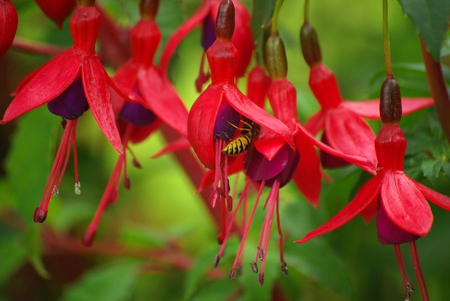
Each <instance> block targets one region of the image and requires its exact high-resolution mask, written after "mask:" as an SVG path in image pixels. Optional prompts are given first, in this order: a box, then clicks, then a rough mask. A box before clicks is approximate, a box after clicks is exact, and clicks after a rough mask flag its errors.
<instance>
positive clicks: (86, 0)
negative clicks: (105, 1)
mask: <svg viewBox="0 0 450 301" xmlns="http://www.w3.org/2000/svg"><path fill="white" fill-rule="evenodd" d="M94 4H95V0H77V5H79V6H92V5H94Z"/></svg>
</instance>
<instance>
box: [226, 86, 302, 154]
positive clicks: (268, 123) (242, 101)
mask: <svg viewBox="0 0 450 301" xmlns="http://www.w3.org/2000/svg"><path fill="white" fill-rule="evenodd" d="M223 90H224V91H225V97H226V101H227V102H228V103H229V104H230V106H232V107H233V109H235V110H236V111H237V112H238V113H239V114H241V115H243V116H246V117H248V118H250V119H251V120H253V121H254V122H256V123H257V124H259V125H260V126H262V127H266V128H267V129H269V130H271V131H272V132H274V133H275V134H277V135H278V136H280V138H282V139H284V140H285V141H286V142H287V143H288V144H289V145H290V146H291V147H292V148H294V139H293V136H292V132H291V131H290V130H289V129H288V127H287V126H286V125H285V124H284V123H283V122H281V121H280V120H278V119H277V118H275V117H273V116H272V115H270V114H269V113H267V112H266V111H264V110H263V109H261V108H260V107H258V106H257V105H256V104H255V103H254V102H252V101H251V100H250V99H248V98H247V97H246V96H245V95H244V94H242V93H241V92H240V91H239V90H238V89H237V88H236V86H233V85H228V84H224V85H223Z"/></svg>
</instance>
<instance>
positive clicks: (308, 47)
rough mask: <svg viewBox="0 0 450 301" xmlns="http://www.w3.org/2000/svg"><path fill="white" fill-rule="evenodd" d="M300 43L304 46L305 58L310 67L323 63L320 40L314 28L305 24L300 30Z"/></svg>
mask: <svg viewBox="0 0 450 301" xmlns="http://www.w3.org/2000/svg"><path fill="white" fill-rule="evenodd" d="M300 42H301V46H302V52H303V57H304V58H305V61H306V63H307V64H308V66H310V67H313V66H314V65H316V64H318V63H320V62H321V61H322V52H321V51H320V45H319V38H318V37H317V32H316V30H315V29H314V27H313V26H312V25H311V24H309V23H305V24H303V26H302V28H301V30H300Z"/></svg>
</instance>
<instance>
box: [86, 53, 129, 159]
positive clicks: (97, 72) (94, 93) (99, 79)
mask: <svg viewBox="0 0 450 301" xmlns="http://www.w3.org/2000/svg"><path fill="white" fill-rule="evenodd" d="M81 72H82V76H83V86H84V91H85V92H86V98H87V100H88V103H89V108H90V109H91V112H92V115H93V116H94V118H95V120H96V121H97V124H98V126H99V127H100V129H101V130H102V132H103V134H104V135H105V137H106V138H107V139H108V140H109V142H110V143H111V145H112V146H113V147H114V148H115V149H116V151H117V152H119V153H120V154H121V153H122V151H123V150H122V142H121V139H120V135H119V131H118V130H117V126H116V121H115V116H114V112H113V109H112V104H111V95H110V92H109V89H108V81H107V77H108V74H107V73H106V71H105V69H104V68H103V66H102V64H101V63H100V61H99V60H98V58H97V57H96V56H89V57H87V58H86V59H85V61H84V63H83V67H82V68H81Z"/></svg>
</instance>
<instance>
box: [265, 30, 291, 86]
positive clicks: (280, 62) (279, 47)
mask: <svg viewBox="0 0 450 301" xmlns="http://www.w3.org/2000/svg"><path fill="white" fill-rule="evenodd" d="M264 50H265V51H264V58H265V62H266V67H267V70H268V71H269V74H270V77H271V78H272V79H277V78H285V77H286V75H287V59H286V51H285V50H284V43H283V40H282V39H281V38H280V37H279V36H276V35H272V36H270V37H269V38H268V39H267V42H266V45H265V49H264Z"/></svg>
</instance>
